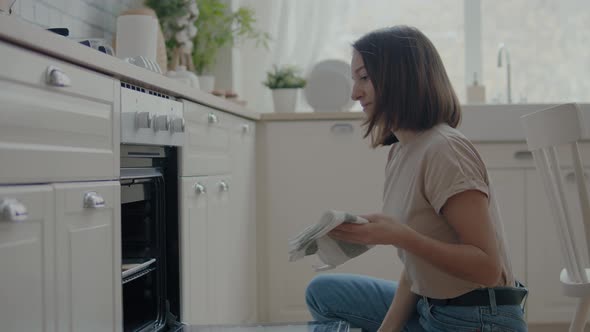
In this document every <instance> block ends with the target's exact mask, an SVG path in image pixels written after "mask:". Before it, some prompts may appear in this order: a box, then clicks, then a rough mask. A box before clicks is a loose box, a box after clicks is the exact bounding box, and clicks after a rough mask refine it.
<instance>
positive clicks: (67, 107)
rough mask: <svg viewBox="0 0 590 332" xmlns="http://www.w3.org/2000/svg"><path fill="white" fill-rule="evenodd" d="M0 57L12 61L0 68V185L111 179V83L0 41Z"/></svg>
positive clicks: (115, 147) (114, 161)
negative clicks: (53, 78)
mask: <svg viewBox="0 0 590 332" xmlns="http://www.w3.org/2000/svg"><path fill="white" fill-rule="evenodd" d="M0 58H2V59H19V61H3V62H1V63H0V101H1V104H0V169H2V172H0V183H3V184H16V183H19V184H20V183H48V182H62V181H76V180H78V181H79V180H112V179H115V178H116V177H117V175H118V173H119V144H120V143H119V136H120V133H119V130H120V129H119V121H118V120H117V119H116V117H117V116H118V113H117V111H116V107H117V106H116V105H117V104H118V98H119V85H118V81H116V80H113V79H112V78H110V77H107V76H104V75H101V74H98V73H96V72H92V71H89V70H86V69H83V68H80V67H77V66H74V65H71V64H68V63H65V62H63V61H59V60H56V59H53V58H50V57H47V56H44V55H40V54H38V53H34V52H31V51H28V50H24V49H22V48H19V47H16V46H13V45H9V44H6V43H2V42H0ZM50 73H53V75H52V74H50ZM50 76H54V77H60V78H61V81H62V82H64V83H66V84H65V85H66V86H58V84H57V83H50V82H49V81H48V77H50Z"/></svg>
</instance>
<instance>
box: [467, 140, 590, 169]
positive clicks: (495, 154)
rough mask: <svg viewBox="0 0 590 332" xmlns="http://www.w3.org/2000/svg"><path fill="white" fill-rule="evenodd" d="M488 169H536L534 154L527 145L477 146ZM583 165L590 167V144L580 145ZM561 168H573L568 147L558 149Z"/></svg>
mask: <svg viewBox="0 0 590 332" xmlns="http://www.w3.org/2000/svg"><path fill="white" fill-rule="evenodd" d="M475 148H476V149H477V151H478V152H479V153H480V155H481V157H482V159H483V160H484V162H485V164H486V166H487V167H488V168H535V162H534V160H533V156H532V154H531V153H530V152H529V150H528V147H527V145H526V143H480V144H475ZM578 148H579V150H580V155H581V157H582V163H583V164H584V165H587V166H589V165H590V143H588V142H583V143H580V144H578ZM557 151H558V158H559V163H560V165H561V166H566V167H567V166H572V154H571V149H570V147H569V146H568V145H565V146H561V147H559V148H558V150H557Z"/></svg>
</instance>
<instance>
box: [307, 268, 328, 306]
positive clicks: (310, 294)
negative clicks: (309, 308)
mask: <svg viewBox="0 0 590 332" xmlns="http://www.w3.org/2000/svg"><path fill="white" fill-rule="evenodd" d="M334 279H335V278H334V276H333V275H330V274H320V275H317V276H315V277H314V278H313V279H312V280H311V281H310V282H309V285H307V289H306V290H305V300H306V301H307V304H308V305H309V304H315V301H317V300H318V299H319V298H320V297H321V296H322V293H325V292H328V291H329V288H330V287H332V286H333V285H334V281H335V280H334ZM310 302H311V303H310Z"/></svg>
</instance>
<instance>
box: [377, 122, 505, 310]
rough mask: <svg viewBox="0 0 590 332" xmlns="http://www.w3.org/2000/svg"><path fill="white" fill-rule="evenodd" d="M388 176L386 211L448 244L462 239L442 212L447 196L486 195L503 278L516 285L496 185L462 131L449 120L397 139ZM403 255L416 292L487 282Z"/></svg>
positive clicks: (463, 289)
mask: <svg viewBox="0 0 590 332" xmlns="http://www.w3.org/2000/svg"><path fill="white" fill-rule="evenodd" d="M385 177H386V180H385V188H384V193H383V213H384V214H385V215H388V216H391V217H393V218H395V219H396V220H398V221H400V222H402V223H405V224H407V225H409V226H410V227H411V228H413V229H414V230H416V231H418V232H420V233H422V234H424V235H426V236H429V237H431V238H434V239H437V240H440V241H443V242H447V243H458V242H459V239H458V236H457V234H456V233H455V231H454V230H453V228H452V227H451V225H450V224H449V223H448V222H447V221H446V220H445V218H444V217H443V216H442V215H441V214H440V211H441V208H442V207H443V205H444V204H445V202H446V201H447V199H448V198H450V197H451V196H453V195H455V194H458V193H460V192H462V191H465V190H470V189H475V190H479V191H481V192H483V193H484V194H486V195H487V196H488V198H489V211H490V216H491V220H492V222H493V224H494V228H495V230H496V239H497V243H498V251H499V252H500V257H501V261H502V265H503V268H504V271H503V283H504V285H510V286H513V285H514V282H515V280H514V276H513V273H512V267H511V264H510V260H509V258H508V255H507V254H506V251H507V249H506V248H507V247H506V243H505V240H504V230H503V227H502V221H501V219H500V214H499V211H498V207H497V205H496V200H495V197H494V192H493V190H492V184H491V183H490V179H489V177H488V173H487V170H486V167H485V165H484V163H483V161H482V159H481V157H480V156H479V154H478V153H477V151H476V150H475V147H474V146H473V145H472V144H471V142H469V140H468V139H467V138H466V137H465V136H463V134H461V133H460V132H459V131H458V130H456V129H454V128H452V127H450V126H448V125H447V124H439V125H437V126H435V127H433V128H431V129H428V130H426V131H422V132H418V133H414V134H412V135H411V137H410V138H409V139H408V140H407V141H406V142H405V143H404V144H402V143H401V142H400V143H395V144H394V145H393V146H392V151H391V155H390V159H389V160H388V162H387V166H386V170H385ZM473 222H477V220H473ZM398 255H399V257H400V259H401V260H402V261H403V262H404V265H405V268H406V273H407V275H408V278H409V280H410V282H411V285H412V286H411V291H412V292H413V293H416V294H418V295H423V296H428V297H432V298H439V299H445V298H452V297H456V296H459V295H462V294H464V293H467V292H469V291H471V290H473V289H476V288H480V287H483V286H482V285H478V284H475V283H473V282H470V281H466V280H462V279H459V278H456V277H454V276H452V275H450V274H447V273H446V272H443V271H442V270H440V269H438V268H437V267H435V266H433V265H431V264H430V263H428V262H426V261H425V260H424V259H422V258H420V257H417V256H415V255H413V254H411V253H408V252H406V251H405V250H401V249H398Z"/></svg>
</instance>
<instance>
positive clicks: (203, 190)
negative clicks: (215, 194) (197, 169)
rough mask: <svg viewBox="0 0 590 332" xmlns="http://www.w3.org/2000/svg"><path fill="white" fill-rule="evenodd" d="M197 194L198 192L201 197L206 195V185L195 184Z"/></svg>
mask: <svg viewBox="0 0 590 332" xmlns="http://www.w3.org/2000/svg"><path fill="white" fill-rule="evenodd" d="M195 192H196V193H197V194H199V195H200V194H205V193H207V188H205V186H204V185H202V184H200V183H198V182H197V183H196V184H195Z"/></svg>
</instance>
